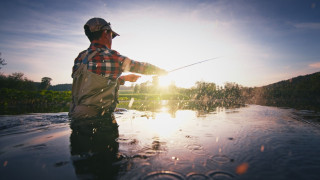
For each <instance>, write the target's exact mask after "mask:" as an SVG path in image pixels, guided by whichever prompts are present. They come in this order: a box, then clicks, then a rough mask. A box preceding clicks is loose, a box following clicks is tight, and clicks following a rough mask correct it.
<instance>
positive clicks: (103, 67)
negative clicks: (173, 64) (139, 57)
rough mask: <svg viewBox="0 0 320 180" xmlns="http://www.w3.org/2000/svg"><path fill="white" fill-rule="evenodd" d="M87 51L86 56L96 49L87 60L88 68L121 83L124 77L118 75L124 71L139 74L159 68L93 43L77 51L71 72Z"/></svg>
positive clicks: (148, 72) (153, 72) (75, 68)
mask: <svg viewBox="0 0 320 180" xmlns="http://www.w3.org/2000/svg"><path fill="white" fill-rule="evenodd" d="M87 51H88V56H90V54H92V53H93V52H94V51H97V53H96V54H95V55H94V56H93V57H92V59H91V60H89V61H88V66H87V67H88V70H89V71H91V72H93V73H96V74H99V75H102V76H104V77H106V78H108V79H111V80H117V79H118V80H119V82H120V84H121V85H123V84H124V77H120V76H121V74H122V72H124V71H130V72H134V73H140V74H155V73H156V72H157V71H159V70H161V69H160V68H158V67H156V66H154V65H151V64H149V63H143V62H138V61H134V60H131V59H129V58H127V57H125V56H122V55H120V54H119V53H118V52H117V51H115V50H111V49H108V48H107V47H106V46H105V45H101V44H98V43H93V44H90V47H89V48H88V50H85V51H82V52H81V53H79V55H78V57H77V58H76V59H75V60H74V66H73V69H72V70H73V71H72V72H75V71H76V70H77V69H78V68H79V66H80V64H82V61H83V59H84V58H85V57H86V52H87Z"/></svg>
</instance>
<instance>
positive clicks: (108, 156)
mask: <svg viewBox="0 0 320 180" xmlns="http://www.w3.org/2000/svg"><path fill="white" fill-rule="evenodd" d="M70 127H71V129H72V133H71V136H70V143H71V145H70V150H71V157H72V162H73V166H74V168H75V172H76V175H77V177H78V178H79V179H116V176H117V174H118V171H119V167H118V166H115V165H114V162H116V161H118V160H119V154H118V150H119V143H118V142H117V141H116V139H117V138H118V137H119V132H118V124H117V122H116V120H115V117H114V115H113V114H109V115H107V116H104V117H103V118H95V119H82V120H72V122H71V124H70Z"/></svg>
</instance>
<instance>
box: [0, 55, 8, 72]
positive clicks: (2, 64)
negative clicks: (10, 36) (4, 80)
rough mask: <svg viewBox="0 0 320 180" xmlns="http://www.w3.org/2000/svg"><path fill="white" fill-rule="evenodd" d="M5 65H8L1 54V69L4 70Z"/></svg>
mask: <svg viewBox="0 0 320 180" xmlns="http://www.w3.org/2000/svg"><path fill="white" fill-rule="evenodd" d="M5 65H7V63H6V61H5V60H4V59H3V58H1V53H0V69H1V68H2V67H1V66H5Z"/></svg>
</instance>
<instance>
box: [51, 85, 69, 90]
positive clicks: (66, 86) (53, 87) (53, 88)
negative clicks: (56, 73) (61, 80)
mask: <svg viewBox="0 0 320 180" xmlns="http://www.w3.org/2000/svg"><path fill="white" fill-rule="evenodd" d="M48 90H52V91H71V90H72V84H57V85H54V86H50V87H49V88H48Z"/></svg>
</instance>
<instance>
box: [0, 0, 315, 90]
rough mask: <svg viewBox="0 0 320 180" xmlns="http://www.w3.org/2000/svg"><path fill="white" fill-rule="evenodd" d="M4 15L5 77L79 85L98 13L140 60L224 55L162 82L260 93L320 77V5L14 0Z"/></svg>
mask: <svg viewBox="0 0 320 180" xmlns="http://www.w3.org/2000/svg"><path fill="white" fill-rule="evenodd" d="M0 17H1V18H0V24H1V26H0V52H1V58H4V59H5V61H6V63H7V65H6V66H4V67H3V68H2V69H1V70H0V71H1V73H4V74H7V75H8V74H11V73H14V72H22V73H24V74H25V77H27V78H28V79H30V80H33V81H36V82H40V81H41V78H42V77H50V78H52V82H51V84H53V85H55V84H64V83H72V78H71V70H72V66H73V61H74V59H75V58H76V57H77V55H78V54H79V52H81V51H83V50H85V49H87V48H88V47H89V44H90V42H89V40H88V39H87V37H86V36H85V34H84V30H83V26H84V24H85V23H86V21H88V20H89V19H90V18H92V17H101V18H104V19H105V20H107V21H108V22H110V23H111V26H112V29H113V30H114V31H116V32H117V33H119V34H120V36H119V37H116V38H115V39H114V40H113V42H112V43H113V44H112V49H114V50H116V51H118V52H119V53H120V54H122V55H124V56H127V57H129V58H130V59H133V60H136V61H141V62H148V63H151V64H154V65H156V66H158V67H160V68H163V69H166V70H168V71H170V70H172V69H176V68H179V67H182V66H185V65H188V64H192V63H195V62H198V61H202V60H206V59H210V58H216V57H219V58H217V59H215V60H212V61H208V62H205V63H201V64H198V65H194V66H190V67H188V68H184V69H181V70H178V71H175V72H172V73H169V75H168V76H166V77H161V79H160V81H161V83H162V84H169V83H172V82H174V83H175V84H176V85H177V86H179V87H191V86H193V85H194V84H195V82H196V81H206V82H214V83H216V84H217V85H223V84H224V83H226V82H235V83H238V84H240V85H243V86H247V87H255V86H263V85H268V84H271V83H275V82H278V81H281V80H286V79H290V78H292V77H296V76H299V75H306V74H311V73H314V72H318V71H320V0H268V1H264V0H261V1H260V0H237V1H236V0H234V1H231V0H230V1H229V0H207V1H206V0H161V1H160V0H159V1H151V0H149V1H148V0H128V1H127V0H122V1H119V0H118V1H117V0H115V1H110V0H97V1H95V0H86V1H83V0H63V1H62V0H54V1H49V0H29V1H27V0H4V1H2V2H1V6H0ZM151 79H152V78H151V77H150V76H143V77H142V78H141V79H140V80H139V81H138V82H137V83H138V84H139V83H142V82H145V81H147V80H151ZM127 85H130V83H128V84H127Z"/></svg>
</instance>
